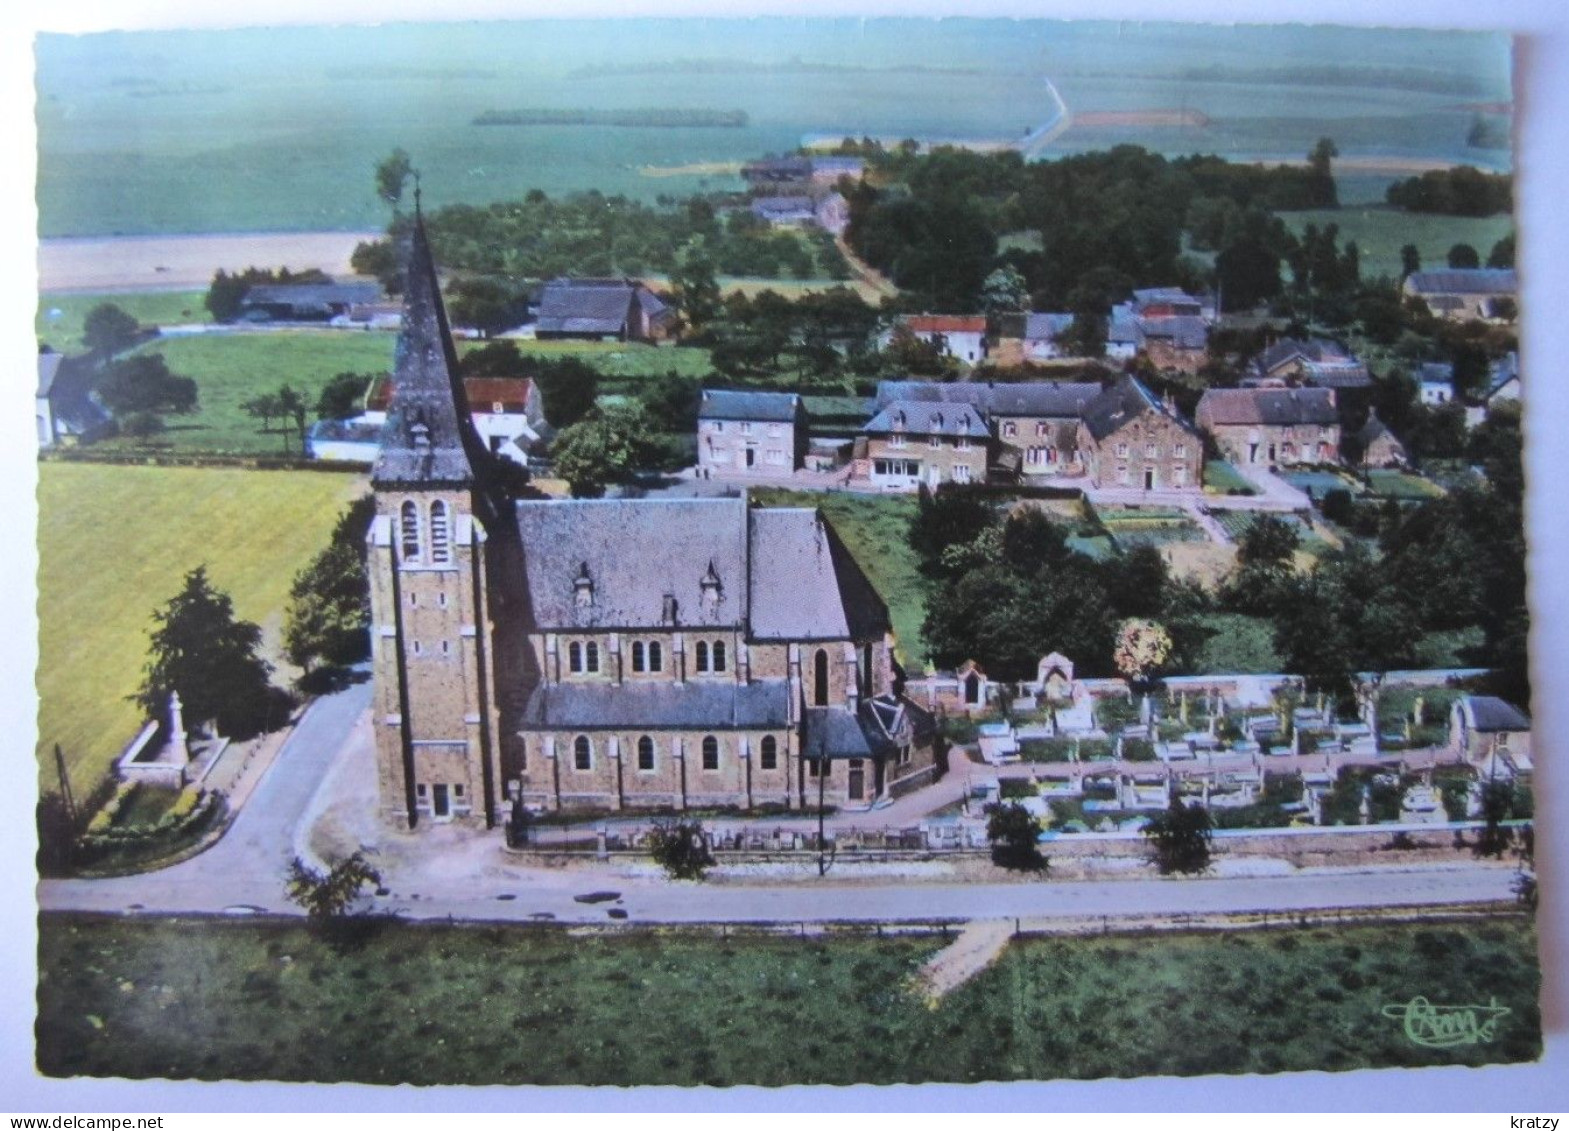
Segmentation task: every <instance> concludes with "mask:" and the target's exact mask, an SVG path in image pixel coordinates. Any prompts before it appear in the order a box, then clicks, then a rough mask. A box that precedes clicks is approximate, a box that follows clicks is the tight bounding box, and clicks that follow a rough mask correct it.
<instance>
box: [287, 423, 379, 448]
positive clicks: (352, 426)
mask: <svg viewBox="0 0 1569 1131" xmlns="http://www.w3.org/2000/svg"><path fill="white" fill-rule="evenodd" d="M305 435H306V436H307V438H308V439H310V440H312V441H316V440H336V441H339V442H347V443H353V444H374V443H376V442H377V441H378V440H380V439H381V426H380V425H378V424H364V423H361V422H360V421H357V420H318V421H317V422H316V423H315V424H312V425H311V426H310V430H309V431H308V432H306V434H305Z"/></svg>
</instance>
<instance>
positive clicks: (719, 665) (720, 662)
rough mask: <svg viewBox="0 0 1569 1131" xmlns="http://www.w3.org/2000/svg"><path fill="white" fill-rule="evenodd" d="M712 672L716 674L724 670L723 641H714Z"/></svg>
mask: <svg viewBox="0 0 1569 1131" xmlns="http://www.w3.org/2000/svg"><path fill="white" fill-rule="evenodd" d="M714 670H715V671H716V672H722V671H724V670H725V642H724V641H723V640H716V641H714Z"/></svg>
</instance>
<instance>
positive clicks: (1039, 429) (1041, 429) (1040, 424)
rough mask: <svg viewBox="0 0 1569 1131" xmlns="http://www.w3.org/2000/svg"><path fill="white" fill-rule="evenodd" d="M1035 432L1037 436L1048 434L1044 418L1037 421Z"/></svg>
mask: <svg viewBox="0 0 1569 1131" xmlns="http://www.w3.org/2000/svg"><path fill="white" fill-rule="evenodd" d="M1035 434H1036V435H1037V436H1044V435H1046V422H1045V421H1044V420H1037V421H1036V422H1035Z"/></svg>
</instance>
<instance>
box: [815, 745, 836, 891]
mask: <svg viewBox="0 0 1569 1131" xmlns="http://www.w3.org/2000/svg"><path fill="white" fill-rule="evenodd" d="M830 765H832V763H831V762H829V761H828V759H827V758H822V759H819V760H818V763H817V874H818V875H819V876H826V875H827V874H828V840H827V837H826V832H825V825H826V821H825V819H824V816H823V805H824V802H825V801H826V799H827V794H828V767H829V766H830Z"/></svg>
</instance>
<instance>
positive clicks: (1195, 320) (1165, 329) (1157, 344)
mask: <svg viewBox="0 0 1569 1131" xmlns="http://www.w3.org/2000/svg"><path fill="white" fill-rule="evenodd" d="M1139 329H1140V331H1141V332H1142V334H1143V337H1144V345H1143V350H1144V356H1145V357H1147V358H1149V360H1150V364H1152V365H1154V366H1155V368H1157V369H1170V370H1175V371H1176V372H1179V373H1197V372H1198V371H1199V370H1200V369H1202V368H1204V366H1205V365H1206V364H1208V362H1209V324H1208V323H1207V322H1205V321H1204V319H1202V318H1200V317H1199V316H1197V315H1192V314H1178V315H1171V316H1168V317H1162V318H1147V317H1146V318H1140V319H1139Z"/></svg>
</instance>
